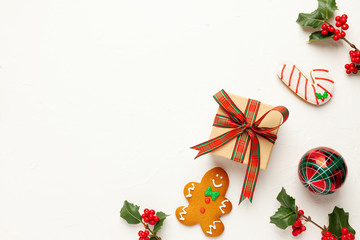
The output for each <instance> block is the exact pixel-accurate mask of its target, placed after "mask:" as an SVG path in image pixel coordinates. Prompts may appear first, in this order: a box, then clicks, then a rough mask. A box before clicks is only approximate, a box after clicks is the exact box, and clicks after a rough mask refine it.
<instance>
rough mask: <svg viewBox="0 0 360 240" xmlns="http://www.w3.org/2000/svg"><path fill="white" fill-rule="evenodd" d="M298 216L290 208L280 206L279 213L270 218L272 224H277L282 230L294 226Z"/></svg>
mask: <svg viewBox="0 0 360 240" xmlns="http://www.w3.org/2000/svg"><path fill="white" fill-rule="evenodd" d="M296 217H297V214H296V212H294V211H293V210H291V209H290V208H288V207H284V206H280V208H279V209H278V210H277V212H276V213H275V214H274V215H273V216H271V217H270V223H273V224H275V225H276V226H278V227H279V228H281V229H286V228H287V227H289V226H292V225H294V223H295V221H296Z"/></svg>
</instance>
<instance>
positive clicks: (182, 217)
mask: <svg viewBox="0 0 360 240" xmlns="http://www.w3.org/2000/svg"><path fill="white" fill-rule="evenodd" d="M186 208H187V207H186V206H185V207H183V208H182V210H183V211H182V212H181V213H179V215H180V218H179V220H181V221H184V220H185V218H184V216H183V215H186V214H187V212H186V211H185V209H186Z"/></svg>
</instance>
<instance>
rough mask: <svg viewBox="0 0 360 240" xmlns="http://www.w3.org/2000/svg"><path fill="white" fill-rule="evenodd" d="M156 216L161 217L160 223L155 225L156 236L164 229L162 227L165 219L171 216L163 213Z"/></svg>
mask: <svg viewBox="0 0 360 240" xmlns="http://www.w3.org/2000/svg"><path fill="white" fill-rule="evenodd" d="M156 216H158V217H159V221H158V222H157V223H156V224H155V226H154V230H153V232H154V233H155V234H156V233H157V232H158V231H159V230H160V228H161V227H162V225H163V223H164V221H165V218H166V217H167V216H169V215H166V214H165V213H163V212H157V213H156Z"/></svg>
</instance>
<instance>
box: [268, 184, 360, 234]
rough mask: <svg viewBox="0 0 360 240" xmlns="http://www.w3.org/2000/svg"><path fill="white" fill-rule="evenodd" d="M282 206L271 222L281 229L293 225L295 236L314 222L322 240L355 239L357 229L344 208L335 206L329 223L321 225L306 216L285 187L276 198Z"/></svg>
mask: <svg viewBox="0 0 360 240" xmlns="http://www.w3.org/2000/svg"><path fill="white" fill-rule="evenodd" d="M276 199H277V200H278V201H279V202H280V204H281V206H280V208H279V209H278V210H277V211H276V213H275V214H274V215H273V216H271V217H270V223H273V224H275V225H276V226H277V227H279V228H281V229H286V228H287V227H289V226H292V235H293V236H294V237H296V236H298V235H300V234H301V233H302V232H304V231H305V230H306V227H305V225H304V224H306V223H312V224H313V225H315V226H316V227H318V228H319V229H321V234H322V238H321V240H337V239H342V240H353V239H355V233H356V232H355V230H354V229H353V228H352V227H351V226H350V224H349V213H348V212H345V211H344V209H342V208H339V207H335V208H334V210H333V211H332V213H330V214H328V216H329V225H328V226H323V227H322V226H321V225H320V224H318V223H316V222H315V221H313V220H312V219H311V217H310V216H305V215H304V211H303V210H301V209H300V210H299V208H298V206H297V205H296V204H295V199H294V198H293V197H291V196H290V195H288V194H287V193H286V191H285V189H284V188H282V189H281V191H280V193H279V194H278V196H277V198H276Z"/></svg>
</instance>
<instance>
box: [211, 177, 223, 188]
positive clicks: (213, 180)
mask: <svg viewBox="0 0 360 240" xmlns="http://www.w3.org/2000/svg"><path fill="white" fill-rule="evenodd" d="M216 177H219V174H216ZM220 179H223V177H222V176H220ZM212 184H213V185H214V187H216V188H219V187H222V183H220V184H216V183H215V179H214V178H213V179H212Z"/></svg>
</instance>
